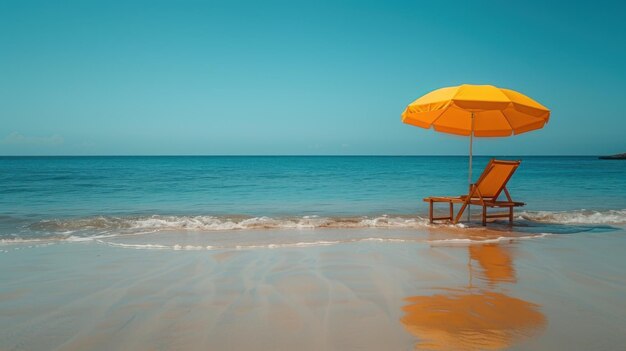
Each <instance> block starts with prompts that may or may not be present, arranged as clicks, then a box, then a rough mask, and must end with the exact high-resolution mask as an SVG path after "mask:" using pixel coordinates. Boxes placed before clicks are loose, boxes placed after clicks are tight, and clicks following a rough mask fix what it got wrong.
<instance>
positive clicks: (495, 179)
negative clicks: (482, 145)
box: [474, 160, 522, 200]
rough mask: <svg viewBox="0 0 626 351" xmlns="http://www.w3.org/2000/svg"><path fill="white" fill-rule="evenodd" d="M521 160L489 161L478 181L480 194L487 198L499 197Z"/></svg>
mask: <svg viewBox="0 0 626 351" xmlns="http://www.w3.org/2000/svg"><path fill="white" fill-rule="evenodd" d="M521 162H522V161H502V160H491V161H489V163H488V164H487V167H485V170H484V171H483V174H481V175H480V178H478V181H476V186H477V187H478V191H480V194H481V195H482V196H483V197H485V198H492V199H493V200H495V199H497V198H498V196H500V193H501V192H502V189H504V187H505V186H506V183H507V182H508V181H509V179H511V176H513V173H515V170H516V169H517V167H519V165H520V163H521ZM477 195H478V194H474V197H475V196H477Z"/></svg>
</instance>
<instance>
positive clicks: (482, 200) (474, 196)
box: [424, 159, 525, 226]
mask: <svg viewBox="0 0 626 351" xmlns="http://www.w3.org/2000/svg"><path fill="white" fill-rule="evenodd" d="M520 162H521V161H502V160H495V159H492V160H491V161H489V163H488V164H487V167H485V170H484V171H483V174H482V175H481V176H480V178H478V181H476V183H474V184H471V185H470V188H469V194H468V195H465V196H458V197H447V196H443V197H436V196H431V197H427V198H425V199H424V201H425V202H428V203H429V208H428V219H429V220H430V223H433V222H434V221H438V220H450V221H451V222H453V223H455V224H456V223H458V222H459V220H460V219H461V216H462V215H463V212H465V209H466V208H467V207H468V206H471V205H479V206H481V207H482V225H484V226H485V225H487V219H488V218H508V219H509V223H511V224H512V223H513V208H514V207H518V206H524V205H525V204H524V203H523V202H517V201H513V199H512V198H511V194H510V193H509V190H508V189H507V188H506V184H507V183H508V182H509V180H510V179H511V177H512V176H513V173H515V171H516V170H517V167H519V165H520ZM498 164H504V165H512V166H514V167H513V170H512V171H511V172H510V173H509V175H508V176H507V178H506V179H505V180H504V181H503V182H502V185H501V186H500V188H498V189H497V191H496V192H495V193H494V195H493V196H483V195H482V194H481V192H480V189H479V188H480V184H481V182H482V181H484V179H485V178H486V177H487V175H489V173H490V172H491V171H492V170H493V169H494V167H496V165H498ZM502 192H504V195H505V196H506V201H498V197H499V196H500V194H501V193H502ZM439 202H447V203H448V205H449V211H450V212H449V215H448V216H442V217H435V216H434V215H433V212H434V204H435V203H439ZM455 203H462V204H463V205H462V206H461V208H460V209H459V212H458V213H457V215H456V217H454V204H455ZM488 207H489V208H507V209H508V211H507V212H506V213H495V214H488V213H487V208H488Z"/></svg>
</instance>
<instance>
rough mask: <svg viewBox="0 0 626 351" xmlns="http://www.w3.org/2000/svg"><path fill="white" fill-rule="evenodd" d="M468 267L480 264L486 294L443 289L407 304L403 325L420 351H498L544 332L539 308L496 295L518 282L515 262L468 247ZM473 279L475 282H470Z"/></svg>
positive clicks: (492, 248) (495, 250)
mask: <svg viewBox="0 0 626 351" xmlns="http://www.w3.org/2000/svg"><path fill="white" fill-rule="evenodd" d="M468 250H469V257H470V263H471V262H472V261H476V262H478V266H479V267H480V269H479V270H478V272H473V271H474V269H473V268H472V267H473V265H472V264H470V266H469V270H470V271H469V274H470V277H471V276H472V274H476V273H478V275H479V276H480V277H481V278H482V279H481V280H482V281H484V282H485V283H486V287H485V288H481V287H475V286H472V282H471V280H470V284H469V285H470V286H469V287H465V288H461V289H442V291H441V293H438V294H434V295H430V296H413V297H408V298H406V301H407V304H406V305H405V306H404V307H403V308H402V310H403V311H404V316H403V317H402V318H401V322H402V323H403V324H404V326H405V328H406V329H407V330H408V331H409V332H410V333H411V334H413V335H414V336H416V337H417V338H419V342H418V343H417V344H416V345H415V348H416V349H419V350H422V349H425V350H500V349H504V348H507V347H511V346H512V345H514V344H515V343H517V342H519V341H520V340H522V339H524V338H526V337H529V336H532V335H535V334H536V333H537V332H538V331H540V330H541V329H543V327H544V326H545V323H546V318H545V316H544V315H543V314H542V313H541V312H540V311H539V306H538V305H536V304H534V303H531V302H528V301H524V300H522V299H519V298H516V297H512V296H508V295H506V294H504V293H502V292H499V291H496V289H497V284H499V283H501V282H508V283H514V282H515V281H516V274H515V269H514V266H513V259H512V256H511V254H510V252H508V250H507V248H506V247H504V246H500V245H498V244H487V245H472V246H470V247H469V249H468ZM470 279H471V278H470Z"/></svg>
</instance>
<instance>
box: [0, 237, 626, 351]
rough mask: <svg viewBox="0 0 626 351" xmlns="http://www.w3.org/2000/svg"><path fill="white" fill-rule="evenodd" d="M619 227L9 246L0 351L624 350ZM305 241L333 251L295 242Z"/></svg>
mask: <svg viewBox="0 0 626 351" xmlns="http://www.w3.org/2000/svg"><path fill="white" fill-rule="evenodd" d="M612 228H613V230H611V231H605V232H598V233H591V234H590V233H589V232H577V233H573V234H572V233H569V234H567V233H562V234H553V235H548V236H540V235H532V236H531V235H529V234H528V233H517V234H514V233H509V234H504V235H503V234H502V233H497V231H491V230H489V231H488V233H485V231H483V230H480V231H481V234H465V233H463V231H465V230H464V229H457V231H460V232H454V233H451V232H448V231H443V232H444V233H442V230H440V229H434V230H422V231H417V230H389V229H369V230H354V229H351V230H348V229H341V230H333V229H326V230H324V229H314V230H308V231H306V232H303V231H302V230H300V231H298V230H283V231H271V234H268V233H266V232H267V231H257V232H255V231H250V232H241V231H240V232H237V233H235V234H233V233H232V232H223V233H221V234H219V233H217V234H218V235H222V236H223V237H224V239H223V241H221V242H222V244H221V245H222V246H224V247H227V246H228V244H227V241H228V240H233V239H230V238H228V236H229V235H230V236H233V235H236V236H239V238H238V239H237V240H236V241H237V242H238V243H240V242H242V241H244V242H248V243H249V246H248V247H240V248H237V247H235V246H233V247H228V248H212V249H209V250H207V249H206V247H204V248H198V247H199V246H202V245H204V244H205V243H206V241H205V240H206V238H205V237H202V234H201V233H191V234H190V233H180V232H170V233H167V232H162V233H159V234H158V236H157V237H152V238H150V242H151V243H157V244H159V245H162V246H163V247H166V248H149V247H140V246H133V245H142V243H144V241H142V239H141V237H142V235H137V236H126V237H115V238H113V240H112V241H110V242H109V241H105V240H102V241H98V240H90V241H86V242H56V243H48V244H39V245H36V244H33V243H28V244H11V245H5V246H4V252H3V253H2V254H0V264H1V265H2V267H3V269H2V270H1V271H0V279H1V281H2V282H3V284H2V285H1V286H0V324H1V325H3V328H2V329H1V330H0V349H3V350H4V349H7V350H11V349H27V350H51V349H59V350H110V349H136V350H153V349H190V350H201V349H250V348H255V349H285V350H287V349H295V348H297V349H310V350H319V349H334V350H346V349H348V350H349V349H371V350H381V349H390V350H391V349H393V350H406V349H412V348H415V349H435V350H448V349H466V350H499V349H520V350H522V349H570V350H590V349H594V350H602V349H606V350H613V349H616V347H619V345H623V344H624V342H626V338H625V337H624V335H626V333H625V332H626V330H625V327H624V326H625V325H626V313H625V311H626V298H625V297H624V296H626V276H625V275H624V273H623V272H624V271H625V270H626V263H625V262H624V260H623V252H622V251H623V250H622V248H623V247H624V245H626V231H625V230H624V228H623V227H619V226H614V227H612ZM204 235H205V236H206V233H205V234H204ZM211 235H212V234H211ZM241 236H244V237H246V239H242V238H241ZM268 236H270V237H271V236H276V237H278V238H279V239H278V242H285V241H286V239H285V237H289V238H294V239H293V242H294V244H293V245H283V246H277V245H275V246H270V245H265V244H266V243H267V240H266V238H267V237H268ZM451 236H454V239H457V240H449V239H451ZM478 236H480V237H481V238H482V239H481V240H478V239H477V237H478ZM471 237H473V238H474V239H472V240H470V238H471ZM307 238H315V239H316V240H317V239H319V238H323V239H324V240H325V241H329V242H330V241H334V242H337V243H333V244H328V243H318V244H314V245H301V244H298V243H301V242H306V240H307ZM346 238H348V239H350V240H346ZM369 238H379V239H381V240H371V239H369ZM389 238H391V239H400V238H403V239H402V240H386V239H389ZM442 238H443V239H442ZM503 238H504V239H503ZM463 239H467V240H463ZM144 240H145V238H144ZM215 241H216V240H213V243H214V244H215ZM115 244H124V245H115ZM183 244H188V245H183ZM175 245H179V246H178V247H175ZM185 246H188V247H185ZM137 248H141V249H140V250H138V249H137Z"/></svg>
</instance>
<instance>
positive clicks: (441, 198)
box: [424, 196, 464, 203]
mask: <svg viewBox="0 0 626 351" xmlns="http://www.w3.org/2000/svg"><path fill="white" fill-rule="evenodd" d="M431 201H433V202H454V203H461V202H463V201H464V199H463V198H462V197H461V196H429V197H425V198H424V202H431Z"/></svg>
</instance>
